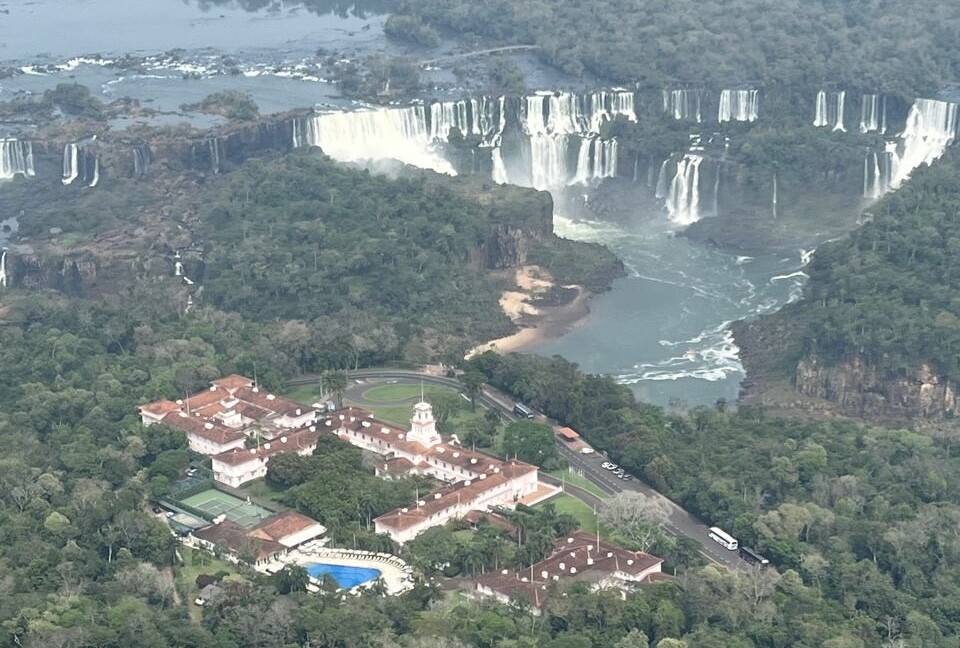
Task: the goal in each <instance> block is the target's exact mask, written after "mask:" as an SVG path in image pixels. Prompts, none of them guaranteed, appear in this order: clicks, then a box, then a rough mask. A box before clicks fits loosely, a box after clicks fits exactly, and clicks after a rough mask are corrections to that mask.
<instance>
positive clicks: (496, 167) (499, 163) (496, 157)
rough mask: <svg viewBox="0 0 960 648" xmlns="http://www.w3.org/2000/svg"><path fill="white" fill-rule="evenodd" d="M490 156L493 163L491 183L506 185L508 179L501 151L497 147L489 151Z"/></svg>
mask: <svg viewBox="0 0 960 648" xmlns="http://www.w3.org/2000/svg"><path fill="white" fill-rule="evenodd" d="M490 156H491V159H492V162H493V181H494V182H496V183H497V184H507V182H508V181H509V178H508V177H507V165H506V164H505V163H504V161H503V151H502V150H501V149H500V147H499V146H498V147H496V148H494V149H493V150H492V151H490Z"/></svg>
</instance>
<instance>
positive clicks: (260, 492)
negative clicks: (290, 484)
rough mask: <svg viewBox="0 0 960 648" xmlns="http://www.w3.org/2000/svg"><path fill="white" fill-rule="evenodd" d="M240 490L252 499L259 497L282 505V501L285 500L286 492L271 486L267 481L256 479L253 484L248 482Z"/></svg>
mask: <svg viewBox="0 0 960 648" xmlns="http://www.w3.org/2000/svg"><path fill="white" fill-rule="evenodd" d="M240 489H241V490H243V491H245V492H247V493H250V496H251V497H257V498H260V499H265V500H270V501H271V502H277V503H278V504H282V501H281V500H282V499H283V493H284V491H283V490H282V489H280V488H276V487H274V486H271V485H270V483H269V482H268V481H267V480H266V479H256V480H254V481H252V482H247V483H246V484H244V485H243V486H241V487H240Z"/></svg>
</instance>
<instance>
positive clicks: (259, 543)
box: [193, 520, 287, 560]
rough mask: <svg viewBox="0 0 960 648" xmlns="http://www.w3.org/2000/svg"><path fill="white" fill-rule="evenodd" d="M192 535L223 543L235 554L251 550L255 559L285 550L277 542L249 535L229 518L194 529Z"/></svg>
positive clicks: (213, 542)
mask: <svg viewBox="0 0 960 648" xmlns="http://www.w3.org/2000/svg"><path fill="white" fill-rule="evenodd" d="M193 535H195V536H196V537H198V538H200V539H201V540H206V541H207V542H209V543H211V544H214V545H217V544H223V545H225V546H226V547H228V548H229V549H230V550H231V551H233V552H234V553H237V554H240V553H243V552H245V551H248V550H251V551H253V553H254V555H255V556H256V558H257V560H261V559H263V558H268V557H270V556H272V555H274V554H278V553H282V552H284V551H286V550H287V548H286V547H284V546H283V545H282V544H280V543H279V542H275V541H273V540H264V539H262V538H257V537H254V536H251V535H250V534H249V533H248V532H247V530H246V529H244V528H243V527H241V526H239V525H237V524H234V523H233V522H231V521H230V520H224V521H223V522H221V523H220V524H214V525H212V526H208V527H206V528H203V529H200V530H199V531H195V532H194V534H193Z"/></svg>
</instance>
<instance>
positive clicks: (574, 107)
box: [521, 89, 637, 135]
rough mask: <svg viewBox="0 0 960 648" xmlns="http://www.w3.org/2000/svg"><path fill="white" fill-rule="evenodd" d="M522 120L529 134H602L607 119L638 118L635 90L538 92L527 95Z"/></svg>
mask: <svg viewBox="0 0 960 648" xmlns="http://www.w3.org/2000/svg"><path fill="white" fill-rule="evenodd" d="M521 112H522V114H521V124H522V126H523V130H524V132H525V133H527V134H528V135H536V134H550V135H572V134H579V135H588V134H593V135H596V134H599V133H600V129H601V127H602V125H603V124H604V123H605V122H609V121H613V120H614V119H616V118H617V117H620V116H622V117H625V118H626V119H627V120H628V121H637V115H636V113H635V112H634V98H633V93H632V92H630V91H628V90H620V89H617V90H611V91H600V92H593V93H590V94H588V95H576V94H573V93H571V92H558V93H538V94H535V95H530V96H527V97H525V98H524V102H523V104H522V111H521Z"/></svg>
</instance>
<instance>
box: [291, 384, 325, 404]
mask: <svg viewBox="0 0 960 648" xmlns="http://www.w3.org/2000/svg"><path fill="white" fill-rule="evenodd" d="M283 395H284V396H286V397H287V398H289V399H290V400H293V401H296V402H298V403H303V404H304V405H313V404H314V403H316V402H317V401H319V400H320V385H319V384H317V385H298V386H297V387H291V388H290V389H289V390H287V391H286V392H284V394H283ZM328 398H329V396H328ZM324 400H327V399H326V398H325V399H324Z"/></svg>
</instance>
